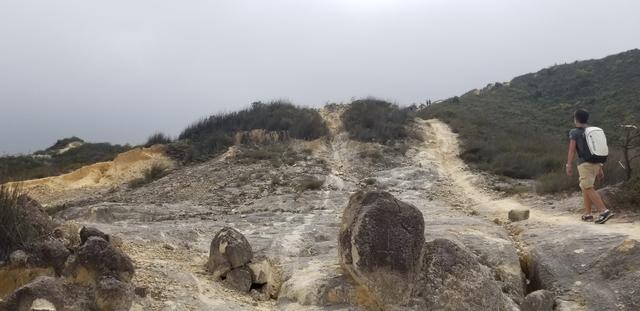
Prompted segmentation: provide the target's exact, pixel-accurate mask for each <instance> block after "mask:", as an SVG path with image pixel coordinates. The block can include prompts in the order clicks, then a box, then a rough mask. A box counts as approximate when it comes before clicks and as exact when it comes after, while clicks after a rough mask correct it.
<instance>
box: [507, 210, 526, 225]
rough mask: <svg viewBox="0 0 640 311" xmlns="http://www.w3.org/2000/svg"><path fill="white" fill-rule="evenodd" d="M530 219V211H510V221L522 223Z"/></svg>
mask: <svg viewBox="0 0 640 311" xmlns="http://www.w3.org/2000/svg"><path fill="white" fill-rule="evenodd" d="M527 219H529V209H512V210H510V211H509V220H511V221H514V222H515V221H522V220H527Z"/></svg>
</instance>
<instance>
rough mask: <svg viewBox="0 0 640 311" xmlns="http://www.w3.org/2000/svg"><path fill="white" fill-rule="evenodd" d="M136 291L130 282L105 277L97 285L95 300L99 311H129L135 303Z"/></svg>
mask: <svg viewBox="0 0 640 311" xmlns="http://www.w3.org/2000/svg"><path fill="white" fill-rule="evenodd" d="M134 293H135V289H134V288H133V285H131V283H128V282H122V281H119V280H118V279H116V278H113V277H110V276H108V277H105V278H102V279H100V280H99V282H98V283H97V284H96V291H95V298H96V301H95V303H96V307H97V308H98V310H104V311H107V310H109V311H111V310H113V311H117V310H129V309H131V305H132V303H133V298H134Z"/></svg>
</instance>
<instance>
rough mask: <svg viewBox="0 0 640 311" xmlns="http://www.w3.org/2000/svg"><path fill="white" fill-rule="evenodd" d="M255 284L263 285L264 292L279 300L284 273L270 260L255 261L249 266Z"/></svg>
mask: <svg viewBox="0 0 640 311" xmlns="http://www.w3.org/2000/svg"><path fill="white" fill-rule="evenodd" d="M248 268H249V270H250V271H251V279H252V282H253V283H254V284H258V285H263V292H265V293H267V294H268V295H269V297H272V298H277V297H278V293H279V292H280V287H281V286H282V271H281V269H280V268H279V267H278V266H276V265H275V264H274V263H273V262H272V261H271V260H270V259H268V258H259V259H254V260H253V261H252V262H251V263H249V265H248Z"/></svg>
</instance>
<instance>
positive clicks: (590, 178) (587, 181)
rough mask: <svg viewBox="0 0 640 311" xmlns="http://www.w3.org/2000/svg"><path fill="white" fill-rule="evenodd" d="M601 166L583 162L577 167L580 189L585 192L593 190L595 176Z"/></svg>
mask: <svg viewBox="0 0 640 311" xmlns="http://www.w3.org/2000/svg"><path fill="white" fill-rule="evenodd" d="M600 168H602V166H601V165H600V164H598V163H589V162H585V163H582V164H580V165H578V175H580V189H582V190H585V189H589V188H593V184H594V183H595V182H596V176H597V175H598V172H599V171H600Z"/></svg>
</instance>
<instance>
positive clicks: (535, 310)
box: [520, 289, 554, 311]
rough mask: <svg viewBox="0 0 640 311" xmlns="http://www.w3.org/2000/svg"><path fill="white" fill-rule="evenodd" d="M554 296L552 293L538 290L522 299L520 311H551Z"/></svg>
mask: <svg viewBox="0 0 640 311" xmlns="http://www.w3.org/2000/svg"><path fill="white" fill-rule="evenodd" d="M553 300H554V295H553V293H552V292H550V291H548V290H545V289H540V290H537V291H535V292H532V293H530V294H529V295H527V297H524V300H523V301H522V304H520V308H521V309H522V311H552V310H553V304H554V302H553Z"/></svg>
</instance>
